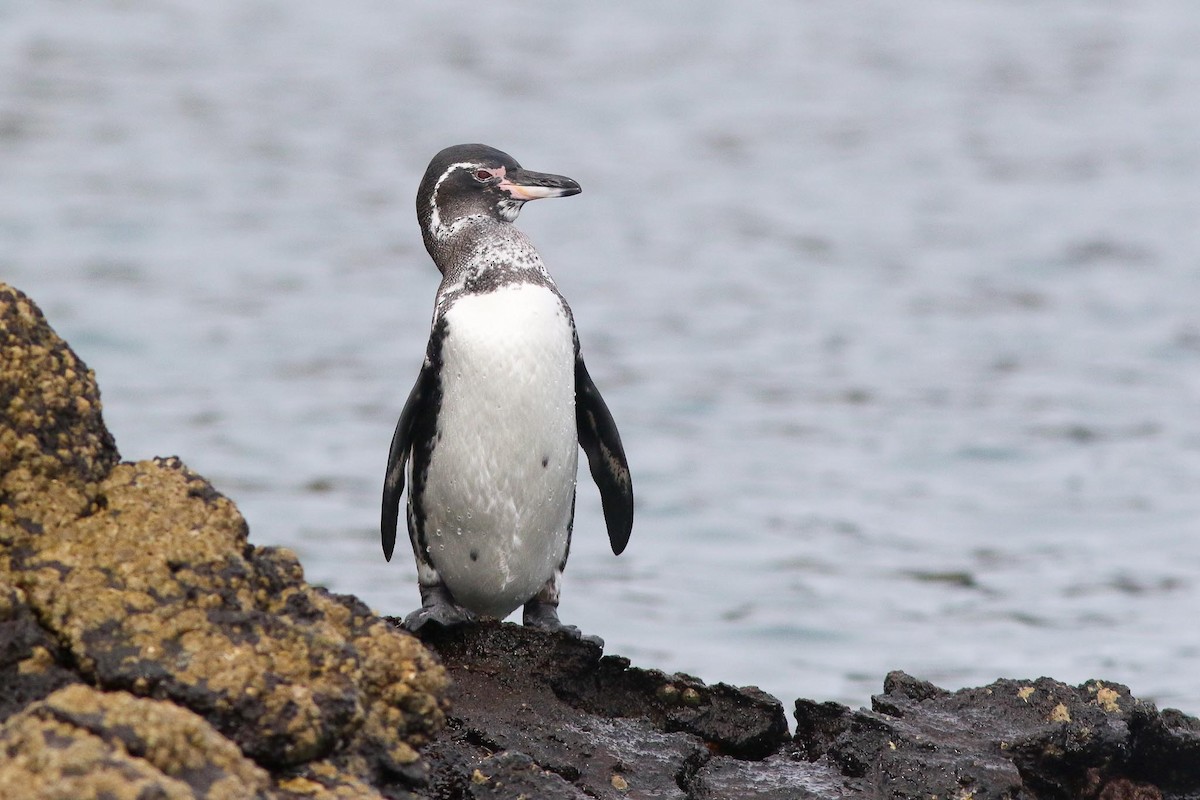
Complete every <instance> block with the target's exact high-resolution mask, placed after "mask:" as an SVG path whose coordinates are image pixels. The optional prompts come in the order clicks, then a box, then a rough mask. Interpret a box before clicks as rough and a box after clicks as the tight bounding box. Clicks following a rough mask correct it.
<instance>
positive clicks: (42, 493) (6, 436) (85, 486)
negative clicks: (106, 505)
mask: <svg viewBox="0 0 1200 800" xmlns="http://www.w3.org/2000/svg"><path fill="white" fill-rule="evenodd" d="M0 420H3V423H4V424H3V425H0V525H7V526H18V527H22V528H25V529H27V530H31V531H32V530H37V529H39V528H40V527H41V526H42V525H43V524H46V523H49V522H54V521H63V520H69V519H71V518H73V517H77V516H79V515H81V514H83V513H85V512H86V510H87V509H88V507H89V506H90V505H91V504H92V502H93V501H94V498H95V495H96V491H97V489H96V484H97V482H98V481H100V480H101V479H102V478H103V477H104V476H105V475H107V474H108V471H109V470H110V469H112V467H113V465H114V464H116V463H117V461H118V460H119V458H120V456H119V455H118V454H117V447H116V444H115V443H114V442H113V438H112V435H111V434H110V433H109V432H108V429H107V428H106V427H104V421H103V419H102V418H101V414H100V390H99V389H98V388H97V387H96V376H95V375H94V374H93V373H92V371H91V370H90V369H88V368H87V366H86V365H85V364H84V363H83V362H82V361H80V360H79V358H78V357H77V356H76V355H75V353H74V352H73V351H72V350H71V348H70V347H68V346H67V343H66V342H64V341H63V340H62V339H61V338H59V336H58V334H56V333H55V332H54V330H53V329H52V328H51V327H50V326H49V325H48V324H47V323H46V318H45V317H44V316H43V315H42V311H41V309H39V308H38V307H37V306H36V305H35V304H34V303H33V301H32V300H30V299H29V298H28V297H26V296H25V295H24V294H22V293H21V292H19V291H17V290H16V289H13V288H12V287H11V286H8V285H6V284H4V283H0ZM0 536H3V527H0ZM3 544H7V542H5V540H4V539H3V538H0V545H3Z"/></svg>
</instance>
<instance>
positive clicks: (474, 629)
mask: <svg viewBox="0 0 1200 800" xmlns="http://www.w3.org/2000/svg"><path fill="white" fill-rule="evenodd" d="M424 641H425V642H426V643H427V644H429V645H430V646H431V647H433V648H434V650H435V651H436V652H437V653H438V655H439V656H440V657H441V659H442V663H443V664H444V665H445V667H446V669H447V670H448V671H449V672H450V675H451V677H452V679H453V688H452V690H451V710H450V712H449V721H448V725H447V728H446V730H445V731H443V733H442V734H441V735H440V736H439V737H438V738H437V739H436V740H435V741H434V743H433V745H432V746H431V747H430V748H429V751H428V755H429V760H430V763H431V765H432V768H433V776H432V779H431V787H432V788H434V789H435V790H436V792H435V793H434V796H435V797H444V798H460V797H461V798H468V797H471V798H474V797H516V796H517V795H518V794H520V792H516V793H515V794H503V793H500V794H495V793H489V792H496V791H499V790H498V788H497V787H498V786H500V785H507V786H510V787H512V786H517V785H520V786H522V787H524V788H523V789H522V790H521V791H526V793H527V794H528V796H529V797H564V798H565V797H571V798H575V797H601V798H625V797H679V798H683V797H692V796H696V797H700V796H705V797H707V796H713V797H716V796H721V795H719V794H716V795H714V794H711V792H710V793H709V794H696V793H695V792H696V791H708V788H707V787H710V786H724V785H725V784H724V783H722V777H721V775H719V774H718V773H719V772H720V771H721V770H723V769H724V770H725V771H726V772H727V773H728V774H737V767H736V766H735V765H737V764H739V763H750V762H749V761H739V759H742V760H744V759H758V758H763V757H765V756H768V755H770V754H772V753H775V752H776V751H778V750H780V749H781V748H782V747H783V746H784V745H785V743H787V742H788V731H787V722H786V718H785V717H784V710H783V706H782V704H781V703H780V702H779V701H778V700H775V699H774V698H772V697H770V696H768V695H766V694H764V693H763V692H761V691H759V690H758V689H753V688H750V689H738V688H735V687H732V686H728V685H725V684H718V685H716V686H712V687H709V686H706V685H705V684H704V683H703V682H702V681H700V680H698V679H696V678H692V677H689V676H686V675H666V674H664V673H662V672H659V671H657V670H642V669H637V668H631V667H630V666H629V662H628V660H627V659H624V658H619V657H613V656H609V657H605V658H602V657H601V650H600V646H599V645H598V644H596V643H594V642H591V641H588V640H581V639H578V638H572V637H571V636H569V635H567V634H564V633H546V632H543V631H539V630H535V629H530V628H524V627H521V626H517V625H512V624H501V623H497V622H484V623H480V624H478V625H471V626H467V627H460V628H454V629H451V630H445V629H438V628H431V629H427V630H426V631H425V632H424ZM495 754H505V758H504V759H502V760H500V761H496V760H495V759H496V757H497V756H496V755H495ZM518 757H519V758H518ZM514 759H515V760H514ZM802 768H803V769H805V770H807V771H808V772H811V773H822V774H826V773H829V774H832V773H831V770H829V769H828V768H826V767H815V766H812V765H810V764H807V763H805V764H803V765H802ZM514 770H515V772H514ZM731 796H739V795H738V794H737V793H736V792H735V793H734V794H733V795H731ZM789 796H794V795H789Z"/></svg>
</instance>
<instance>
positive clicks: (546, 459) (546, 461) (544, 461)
mask: <svg viewBox="0 0 1200 800" xmlns="http://www.w3.org/2000/svg"><path fill="white" fill-rule="evenodd" d="M548 466H550V456H542V469H545V468H546V467H548Z"/></svg>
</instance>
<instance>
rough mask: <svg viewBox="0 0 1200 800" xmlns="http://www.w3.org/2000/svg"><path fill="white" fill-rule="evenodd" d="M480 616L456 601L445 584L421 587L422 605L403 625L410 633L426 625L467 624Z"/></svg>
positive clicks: (450, 626) (416, 631) (451, 626)
mask: <svg viewBox="0 0 1200 800" xmlns="http://www.w3.org/2000/svg"><path fill="white" fill-rule="evenodd" d="M478 619H479V618H478V617H477V616H476V615H475V612H474V611H471V610H470V609H466V608H463V607H462V606H460V605H459V604H458V603H456V602H454V598H453V597H452V596H451V595H450V590H448V589H447V588H446V587H445V586H441V585H439V586H431V587H429V588H426V587H424V586H422V587H421V607H420V608H418V609H417V610H416V611H414V612H412V613H411V614H409V615H408V616H407V617H405V618H404V622H402V623H400V624H401V626H402V627H403V628H404V629H405V630H406V631H408V632H409V633H413V634H415V633H418V632H420V630H421V629H422V628H424V627H425V626H426V625H434V626H435V627H442V628H453V627H455V626H456V625H466V624H467V623H469V622H475V621H476V620H478Z"/></svg>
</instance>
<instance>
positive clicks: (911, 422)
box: [0, 0, 1200, 713]
mask: <svg viewBox="0 0 1200 800" xmlns="http://www.w3.org/2000/svg"><path fill="white" fill-rule="evenodd" d="M1197 97H1200V11H1197V9H1196V7H1195V4H1194V3H1192V2H1190V0H1176V2H1165V1H1164V2H1149V3H1145V2H1134V0H1128V1H1126V2H1122V1H1121V0H1111V2H1105V3H1095V2H1085V1H1084V0H1079V1H1078V2H1066V1H1065V0H1064V1H1063V2H1052V3H1020V2H1016V3H1014V2H1009V0H1003V1H1001V0H996V1H995V2H973V3H962V2H920V3H918V2H914V3H904V4H897V3H886V2H864V3H854V4H826V3H817V2H783V1H782V0H780V1H779V2H762V3H754V4H732V3H729V4H724V3H718V2H691V3H686V4H684V3H667V4H659V5H657V6H655V7H654V8H652V9H651V8H646V7H644V6H643V4H638V3H633V2H613V3H607V4H603V5H599V4H595V5H581V4H559V3H553V2H549V0H546V2H533V3H528V2H527V3H520V4H517V3H510V2H500V3H489V4H486V5H482V4H474V3H466V2H451V3H440V4H436V5H422V6H419V7H409V6H408V5H407V4H405V5H401V4H395V3H389V2H383V1H382V0H378V1H377V2H373V1H370V0H354V1H353V2H348V3H340V4H336V5H334V4H328V3H316V2H283V0H278V2H264V1H263V0H251V1H249V2H246V1H245V0H243V1H242V2H236V3H235V2H226V0H219V1H214V0H205V2H199V0H191V2H188V1H187V0H174V1H173V2H160V3H153V4H151V3H143V2H138V1H137V0H134V1H133V2H128V1H126V2H116V1H115V0H109V1H108V2H104V1H100V2H94V3H89V4H85V5H79V4H71V5H64V4H56V3H34V2H29V1H27V2H8V3H4V4H0V278H2V279H4V280H6V281H8V282H11V283H13V284H15V285H16V286H18V287H20V288H22V289H24V290H25V291H26V292H28V293H29V294H30V295H32V296H33V297H34V298H35V299H36V300H37V301H38V302H39V303H40V304H41V305H42V307H43V308H44V309H45V311H46V313H47V314H48V315H49V317H50V319H51V321H52V323H53V324H54V325H55V326H56V327H57V329H58V330H59V331H60V332H61V333H62V334H63V335H64V336H66V337H67V338H68V340H69V341H70V342H71V343H72V345H73V346H74V347H75V349H76V350H77V351H78V352H79V354H80V355H81V356H82V357H83V358H84V359H85V360H86V361H87V362H88V363H89V364H90V365H91V366H92V367H93V368H95V369H96V371H97V373H98V375H99V379H100V384H101V388H102V390H103V395H104V400H105V416H106V419H107V420H108V423H109V425H110V427H111V428H112V430H113V432H114V434H115V435H116V437H117V440H118V442H119V444H120V446H121V450H122V453H123V454H124V456H125V457H126V458H129V459H137V458H145V457H149V456H153V455H169V454H178V455H180V456H181V457H182V458H183V459H184V460H185V461H186V462H187V463H188V464H189V465H190V466H192V467H193V468H194V469H196V470H198V471H199V472H201V473H202V474H204V475H206V476H207V477H208V478H210V479H211V480H212V481H213V482H214V483H215V484H216V486H217V487H218V488H219V489H221V490H222V491H224V492H226V493H227V494H229V495H230V496H231V497H233V498H234V499H235V500H236V501H237V503H238V505H239V507H240V508H241V510H242V511H243V513H244V514H245V515H246V517H247V518H248V520H249V521H250V525H251V538H252V541H254V542H255V543H258V544H279V545H286V546H288V547H291V548H293V549H294V550H296V551H297V552H298V553H299V555H300V557H301V558H302V560H303V562H304V564H305V568H306V572H307V575H308V577H309V579H310V580H312V581H315V582H318V583H322V584H324V585H327V586H329V587H331V588H332V589H334V590H337V591H343V592H353V593H355V594H358V595H359V596H361V597H363V598H364V599H365V600H366V601H367V602H368V603H370V604H371V605H372V606H373V607H374V608H376V609H377V610H379V611H381V612H384V613H393V614H398V613H403V612H406V611H408V610H410V609H412V608H413V607H415V605H416V604H417V593H416V588H415V573H414V570H413V568H412V566H411V563H410V562H409V560H408V559H406V558H404V557H403V555H402V557H400V558H398V559H397V560H396V561H395V562H394V563H392V564H390V565H389V564H385V563H384V561H383V559H382V557H381V554H380V547H379V534H378V528H377V526H378V520H377V515H378V500H379V492H380V486H381V481H382V474H383V468H384V464H385V461H386V456H387V445H388V442H389V439H390V437H391V432H392V426H393V424H394V422H395V419H396V416H397V415H398V414H399V411H400V408H401V407H402V405H403V402H404V399H405V397H406V395H407V392H408V390H409V388H410V385H411V382H412V380H413V379H414V378H415V376H416V372H417V368H418V365H419V363H420V360H421V358H422V354H423V350H424V343H425V338H426V335H427V333H428V324H429V317H430V313H431V311H432V299H433V293H434V289H435V287H436V277H437V276H436V273H435V270H434V269H433V267H432V265H431V264H430V263H429V261H428V259H427V257H426V255H425V253H424V251H423V248H422V246H421V243H420V239H419V236H418V233H417V229H416V225H415V221H414V214H413V207H412V203H413V196H414V194H415V191H416V185H417V182H418V180H419V178H420V175H421V174H422V172H423V171H424V168H425V165H426V163H427V162H428V159H429V158H430V157H431V156H432V154H433V153H435V152H436V151H437V150H439V149H440V148H441V147H443V146H445V145H447V144H451V143H456V142H464V141H483V142H487V143H489V144H493V145H495V146H498V147H500V148H502V149H506V150H508V151H509V152H511V153H513V154H514V155H515V156H516V157H517V158H518V159H519V160H520V161H521V162H522V163H523V164H525V165H526V166H528V167H530V168H532V169H538V170H544V171H550V172H557V173H561V174H566V175H570V176H571V177H573V178H576V179H577V180H579V181H580V183H581V184H582V185H583V187H584V193H583V194H582V195H580V196H579V197H575V198H570V199H567V200H561V201H554V202H546V203H538V204H535V205H533V206H531V207H528V208H527V209H526V210H525V213H524V214H523V215H522V218H521V221H520V224H521V225H522V227H523V228H524V229H525V230H526V231H527V232H528V233H529V234H530V235H531V237H532V238H533V239H534V241H535V242H537V243H538V245H539V247H540V248H541V250H542V254H543V256H544V258H545V260H546V262H547V264H548V265H549V266H550V268H551V270H552V271H553V272H554V274H555V276H556V278H557V279H558V282H559V285H560V287H561V288H562V290H563V291H564V293H565V294H566V296H567V297H568V298H569V299H570V300H571V302H572V305H573V307H574V310H575V313H576V317H577V319H578V322H579V327H580V333H581V336H582V340H583V344H584V348H585V352H586V354H587V356H588V365H589V368H590V371H591V373H592V375H593V377H594V378H595V380H596V382H597V384H598V385H599V386H600V387H601V389H602V390H603V392H604V394H605V397H606V399H607V400H608V403H609V405H610V406H611V408H612V409H613V412H614V414H615V415H616V418H617V420H618V422H619V424H620V427H621V432H622V434H623V436H624V439H625V443H626V447H627V450H628V454H629V459H630V462H631V464H632V466H633V469H634V477H635V486H636V489H637V497H638V517H637V521H636V524H635V528H634V534H633V539H632V541H631V543H630V546H629V549H628V550H627V551H626V553H625V555H623V556H621V557H620V558H613V556H612V555H611V553H609V552H608V549H607V541H606V537H605V535H604V530H603V525H602V521H601V512H600V506H599V502H598V497H597V495H596V492H595V489H594V487H592V486H591V484H590V483H586V482H585V483H582V484H581V493H580V499H579V509H578V524H577V528H576V537H575V545H574V548H573V552H572V561H571V564H570V567H569V568H568V571H567V583H566V587H565V591H564V600H563V606H562V614H563V617H564V619H566V620H567V621H570V622H573V623H576V624H578V625H580V626H581V627H582V628H583V629H585V630H586V631H588V632H590V633H595V634H599V635H601V636H603V637H604V638H605V639H606V640H607V642H608V647H609V651H610V652H619V653H622V654H625V655H628V656H630V657H632V658H633V659H634V660H635V662H637V663H638V664H641V665H644V666H657V667H660V668H663V669H667V670H684V671H688V672H692V673H696V674H699V675H702V676H704V677H705V678H707V679H710V680H727V681H731V682H735V683H740V684H759V685H761V686H762V687H763V688H765V689H767V690H768V691H770V692H772V693H774V694H776V695H778V696H780V697H781V698H784V699H785V701H789V700H790V699H791V698H794V697H797V696H804V697H810V698H814V699H819V700H824V699H833V700H838V701H841V702H845V703H849V704H852V705H856V706H857V705H861V704H863V703H865V702H866V701H867V698H868V696H869V695H870V694H871V693H872V692H876V691H878V690H879V688H880V685H881V681H882V678H883V675H884V673H885V672H886V671H887V670H889V669H894V668H902V669H905V670H907V671H909V672H912V673H914V674H916V675H918V676H921V677H924V678H928V679H930V680H933V681H934V682H936V683H939V684H940V685H943V686H946V687H949V688H955V687H959V686H964V685H979V684H983V683H987V682H989V681H991V680H993V679H994V678H996V677H999V676H1010V677H1037V676H1039V675H1051V676H1054V677H1056V678H1060V679H1063V680H1067V681H1070V682H1081V681H1083V680H1085V679H1088V678H1092V677H1103V678H1108V679H1111V680H1116V681H1120V682H1124V683H1127V684H1129V685H1130V686H1131V687H1132V689H1133V691H1134V692H1135V693H1136V694H1138V695H1139V696H1142V697H1147V698H1152V699H1154V700H1156V701H1157V702H1159V703H1160V704H1162V705H1173V706H1178V707H1180V708H1183V709H1184V710H1185V711H1189V712H1191V713H1198V712H1200V685H1198V684H1197V682H1196V680H1195V664H1196V659H1197V657H1198V656H1200V626H1197V625H1196V623H1195V616H1196V613H1197V611H1198V610H1200V585H1198V579H1197V575H1198V573H1200V545H1197V538H1196V533H1197V530H1196V529H1197V522H1198V520H1200V414H1198V413H1197V408H1198V407H1200V405H1198V401H1200V313H1198V312H1200V255H1198V254H1200V233H1198V230H1200V227H1198V226H1197V218H1198V212H1200V104H1198V103H1197V102H1196V98H1197ZM398 552H401V553H402V554H403V548H402V547H401V548H399V549H398Z"/></svg>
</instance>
